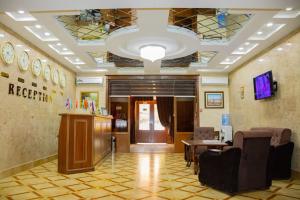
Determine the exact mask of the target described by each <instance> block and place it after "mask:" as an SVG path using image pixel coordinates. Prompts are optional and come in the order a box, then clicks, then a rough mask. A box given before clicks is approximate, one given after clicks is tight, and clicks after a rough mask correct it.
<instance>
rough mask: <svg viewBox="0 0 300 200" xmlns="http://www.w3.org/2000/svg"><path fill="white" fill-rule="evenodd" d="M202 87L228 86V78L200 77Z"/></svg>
mask: <svg viewBox="0 0 300 200" xmlns="http://www.w3.org/2000/svg"><path fill="white" fill-rule="evenodd" d="M201 84H202V85H228V76H202V77H201Z"/></svg>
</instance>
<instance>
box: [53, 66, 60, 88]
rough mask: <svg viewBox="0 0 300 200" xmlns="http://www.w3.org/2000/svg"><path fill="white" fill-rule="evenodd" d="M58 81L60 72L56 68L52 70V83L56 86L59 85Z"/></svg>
mask: <svg viewBox="0 0 300 200" xmlns="http://www.w3.org/2000/svg"><path fill="white" fill-rule="evenodd" d="M58 80H59V72H58V70H57V69H56V68H53V69H52V81H53V83H54V84H55V85H57V84H58Z"/></svg>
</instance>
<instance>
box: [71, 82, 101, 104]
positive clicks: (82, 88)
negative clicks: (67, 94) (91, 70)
mask: <svg viewBox="0 0 300 200" xmlns="http://www.w3.org/2000/svg"><path fill="white" fill-rule="evenodd" d="M81 92H98V93H99V102H98V105H99V108H101V107H106V77H105V76H103V85H89V84H84V85H78V86H76V99H77V100H78V101H79V100H80V94H81Z"/></svg>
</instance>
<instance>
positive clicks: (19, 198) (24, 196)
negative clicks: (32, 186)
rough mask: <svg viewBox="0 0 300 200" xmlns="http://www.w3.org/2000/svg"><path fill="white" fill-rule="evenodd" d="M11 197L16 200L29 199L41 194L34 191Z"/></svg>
mask: <svg viewBox="0 0 300 200" xmlns="http://www.w3.org/2000/svg"><path fill="white" fill-rule="evenodd" d="M10 198H11V199H14V200H27V199H36V198H39V195H37V194H35V193H33V192H27V193H22V194H17V195H12V196H10Z"/></svg>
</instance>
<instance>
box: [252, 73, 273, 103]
mask: <svg viewBox="0 0 300 200" xmlns="http://www.w3.org/2000/svg"><path fill="white" fill-rule="evenodd" d="M253 85H254V98H255V100H260V99H267V98H270V97H272V96H274V95H275V91H276V88H277V87H274V85H276V86H277V84H276V82H275V84H274V82H273V74H272V71H268V72H266V73H263V74H261V75H259V76H257V77H255V78H253Z"/></svg>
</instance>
